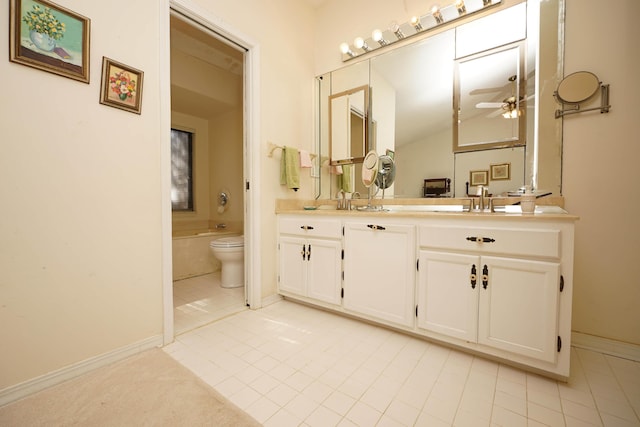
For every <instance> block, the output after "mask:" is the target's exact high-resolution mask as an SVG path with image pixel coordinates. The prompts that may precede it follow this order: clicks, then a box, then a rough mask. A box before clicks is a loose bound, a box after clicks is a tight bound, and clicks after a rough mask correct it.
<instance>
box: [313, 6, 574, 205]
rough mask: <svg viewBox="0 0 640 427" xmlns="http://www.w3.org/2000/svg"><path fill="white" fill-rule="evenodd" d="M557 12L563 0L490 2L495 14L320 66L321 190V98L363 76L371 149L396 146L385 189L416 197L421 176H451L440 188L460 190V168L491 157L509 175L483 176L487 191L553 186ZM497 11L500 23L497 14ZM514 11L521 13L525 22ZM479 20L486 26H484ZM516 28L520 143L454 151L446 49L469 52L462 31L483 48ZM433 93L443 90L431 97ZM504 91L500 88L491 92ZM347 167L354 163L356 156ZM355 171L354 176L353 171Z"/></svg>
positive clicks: (484, 163) (330, 179)
mask: <svg viewBox="0 0 640 427" xmlns="http://www.w3.org/2000/svg"><path fill="white" fill-rule="evenodd" d="M516 9H518V10H519V11H518V10H516ZM522 10H524V11H526V15H524V18H518V21H517V22H516V20H515V18H514V17H521V16H523V15H522ZM563 11H564V0H544V1H541V0H527V2H526V3H519V4H518V5H515V6H511V7H504V8H503V7H500V8H499V9H498V8H496V11H495V13H492V14H489V15H487V16H484V17H481V18H479V19H475V20H472V21H471V20H470V21H465V22H464V23H463V24H462V25H460V26H458V27H457V28H456V27H454V26H449V27H448V29H445V28H443V29H442V31H441V32H439V33H437V34H428V35H425V36H424V37H420V36H416V40H415V42H413V43H408V44H404V45H402V46H398V47H394V48H392V49H390V50H387V51H386V52H383V51H381V52H374V53H372V54H369V55H371V58H370V59H366V58H363V59H361V60H359V61H360V62H357V63H353V64H350V65H348V66H346V67H343V68H340V69H339V70H336V71H333V72H331V73H330V76H329V73H327V74H325V75H324V76H323V77H324V79H323V80H322V83H321V86H322V89H321V90H320V91H319V93H320V114H319V116H320V118H321V119H320V132H319V138H318V141H319V144H320V147H319V148H318V151H319V152H320V153H321V155H322V156H323V159H324V161H323V163H322V164H323V168H322V170H321V176H322V189H321V197H334V196H335V194H336V191H335V189H336V187H335V182H337V181H336V179H335V177H336V176H335V175H332V174H331V170H332V168H330V167H329V158H328V139H329V137H328V133H329V129H328V127H326V125H327V122H328V103H329V100H328V97H329V96H330V95H331V94H335V93H339V92H341V91H345V90H347V89H349V88H354V87H358V86H362V85H370V88H371V89H370V104H371V107H370V119H371V121H370V123H369V124H370V133H371V135H370V137H371V140H372V142H371V148H372V149H374V148H375V149H376V151H377V152H378V153H384V152H385V150H386V149H391V150H394V151H395V153H396V156H395V162H396V166H397V172H396V179H395V182H394V184H393V185H392V186H391V187H390V188H389V189H387V196H391V195H393V197H396V198H398V197H410V198H418V197H422V196H423V194H424V191H423V185H424V180H425V179H435V178H451V179H452V182H451V184H452V185H451V187H452V191H451V192H450V193H448V194H447V195H448V196H454V197H464V195H465V183H466V182H467V181H469V170H489V169H490V166H491V165H495V164H505V163H510V170H511V174H510V175H511V180H509V181H506V180H496V181H491V180H490V181H489V188H490V192H491V193H493V194H497V193H500V192H502V191H503V190H502V188H505V189H507V190H509V191H510V190H512V189H518V188H520V187H522V186H524V185H525V184H529V185H530V184H532V183H533V184H534V186H535V187H536V188H539V189H543V190H549V191H551V192H553V193H554V194H557V195H559V194H560V190H561V165H562V160H561V153H562V121H561V120H556V119H555V118H554V111H555V110H556V108H557V104H556V100H555V98H554V97H553V91H554V90H555V88H556V87H557V84H558V82H559V80H560V78H561V76H562V74H563V73H562V58H563V52H562V45H563V41H562V35H563V30H562V27H563V22H564V20H563ZM503 19H504V20H505V22H503V23H500V21H501V20H503ZM521 19H526V25H525V24H524V22H522V20H521ZM485 20H486V22H487V23H488V24H489V27H490V30H488V31H487V30H486V26H487V25H485ZM471 24H473V25H471ZM463 27H464V31H463ZM483 28H484V29H483ZM495 28H500V31H492V30H491V29H495ZM512 32H513V34H512ZM463 33H464V34H463ZM494 33H496V34H497V33H500V34H501V38H500V40H499V43H496V40H494V38H495V37H494V38H492V37H489V36H493V35H494ZM507 33H508V34H507ZM522 34H526V39H525V44H526V58H525V69H526V70H527V72H526V79H524V75H525V74H524V73H522V72H520V74H518V75H520V76H523V78H522V79H521V81H520V82H519V83H521V86H524V88H522V87H519V88H518V90H524V96H525V97H526V105H523V106H524V107H525V108H526V114H525V116H524V117H525V120H526V126H523V128H524V129H526V141H527V143H526V145H525V146H521V147H508V148H499V149H491V150H482V151H476V152H465V153H456V154H455V155H454V153H453V152H452V151H453V150H452V145H453V143H452V141H453V120H452V117H453V114H454V111H453V86H454V84H453V76H454V59H455V57H456V53H455V52H458V54H457V55H458V57H465V58H466V57H468V56H470V55H474V54H476V53H478V44H477V43H476V44H475V45H473V46H470V45H469V46H467V45H466V43H465V46H462V40H463V39H464V40H466V41H469V40H475V41H483V43H484V44H482V47H481V49H482V50H486V49H490V48H492V47H495V46H503V45H506V44H508V43H513V42H515V41H517V40H521V39H522ZM463 36H464V37H463ZM489 39H490V40H489ZM456 40H457V45H456ZM489 42H491V43H489ZM516 74H517V73H512V74H511V75H507V74H505V75H504V76H503V77H502V79H503V81H502V82H499V83H496V84H495V85H492V86H491V87H498V85H500V86H505V85H506V84H507V83H509V81H508V79H509V77H510V76H512V75H516ZM329 77H330V78H329ZM443 92H444V93H445V95H443V96H440V95H441V94H442V93H443ZM447 92H448V95H447ZM323 95H324V96H323ZM505 98H507V96H504V97H503V98H502V99H499V100H503V99H505ZM486 102H489V101H486ZM487 110H488V109H487ZM323 117H324V119H322V118H323ZM502 120H505V121H507V120H506V119H502ZM323 126H325V127H323ZM374 136H375V142H373V141H374ZM354 166H355V167H356V168H357V167H360V166H361V164H356V165H354ZM465 168H466V170H464V169H465ZM454 171H455V173H454ZM358 172H360V171H357V172H355V176H360V174H359V173H358ZM358 181H360V180H356V182H358ZM328 183H331V184H330V185H329V184H328ZM362 194H364V193H362Z"/></svg>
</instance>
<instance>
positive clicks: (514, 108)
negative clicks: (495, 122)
mask: <svg viewBox="0 0 640 427" xmlns="http://www.w3.org/2000/svg"><path fill="white" fill-rule="evenodd" d="M517 79H518V77H517V76H516V75H515V74H514V75H512V76H511V77H509V79H508V80H509V83H508V84H507V85H505V86H503V87H502V88H492V89H498V90H502V89H504V88H506V87H508V86H511V96H508V97H507V98H504V99H503V100H502V101H501V102H478V103H477V104H476V108H490V109H494V110H497V111H495V112H493V113H492V114H490V115H489V117H495V116H497V115H498V114H502V117H504V118H505V119H515V118H517V117H518V116H519V115H520V114H519V109H518V107H519V104H520V102H522V101H523V100H524V98H523V97H521V96H520V97H517V98H516V95H515V92H516V81H517ZM492 89H478V90H477V91H478V92H477V93H480V92H479V91H481V90H483V91H490V90H492Z"/></svg>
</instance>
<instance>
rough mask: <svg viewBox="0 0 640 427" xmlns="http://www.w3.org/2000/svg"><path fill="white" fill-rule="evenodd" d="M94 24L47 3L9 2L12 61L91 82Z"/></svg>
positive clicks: (38, 1) (10, 56) (12, 0)
mask: <svg viewBox="0 0 640 427" xmlns="http://www.w3.org/2000/svg"><path fill="white" fill-rule="evenodd" d="M90 26H91V21H90V20H89V18H86V17H84V16H82V15H79V14H77V13H75V12H73V11H71V10H69V9H66V8H64V7H62V6H59V5H57V4H55V3H52V2H50V1H46V0H10V1H9V61H11V62H15V63H17V64H22V65H26V66H28V67H33V68H37V69H39V70H43V71H47V72H50V73H54V74H58V75H60V76H64V77H68V78H70V79H74V80H78V81H81V82H84V83H89V35H90Z"/></svg>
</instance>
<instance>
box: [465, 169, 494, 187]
mask: <svg viewBox="0 0 640 427" xmlns="http://www.w3.org/2000/svg"><path fill="white" fill-rule="evenodd" d="M487 184H489V171H487V170H483V171H471V172H469V185H472V186H475V185H487Z"/></svg>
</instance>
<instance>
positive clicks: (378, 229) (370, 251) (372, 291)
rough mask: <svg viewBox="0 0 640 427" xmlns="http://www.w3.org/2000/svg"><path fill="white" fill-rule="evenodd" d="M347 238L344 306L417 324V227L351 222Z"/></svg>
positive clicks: (346, 229) (387, 318)
mask: <svg viewBox="0 0 640 427" xmlns="http://www.w3.org/2000/svg"><path fill="white" fill-rule="evenodd" d="M369 225H371V226H372V227H369ZM344 241H345V259H344V299H343V304H344V307H345V308H346V309H348V310H351V311H355V312H358V313H362V314H365V315H368V316H373V317H375V318H378V319H382V320H386V321H389V322H393V323H397V324H400V325H405V326H413V324H414V319H415V314H414V299H415V296H414V294H415V268H416V267H415V263H416V257H415V231H414V227H413V226H409V225H387V224H382V225H380V226H378V225H377V224H362V223H347V224H346V225H345V240H344Z"/></svg>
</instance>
